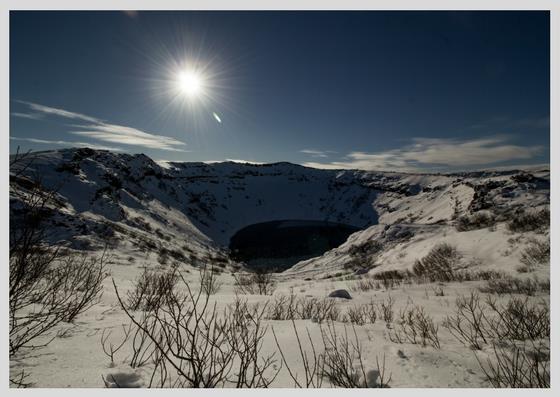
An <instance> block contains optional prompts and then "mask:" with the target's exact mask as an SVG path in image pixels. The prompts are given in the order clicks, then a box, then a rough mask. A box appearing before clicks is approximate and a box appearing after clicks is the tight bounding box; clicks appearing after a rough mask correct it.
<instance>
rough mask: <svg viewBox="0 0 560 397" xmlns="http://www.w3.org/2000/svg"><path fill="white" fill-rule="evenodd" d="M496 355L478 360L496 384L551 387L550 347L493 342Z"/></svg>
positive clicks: (513, 386) (494, 385)
mask: <svg viewBox="0 0 560 397" xmlns="http://www.w3.org/2000/svg"><path fill="white" fill-rule="evenodd" d="M492 349H493V359H487V360H486V363H483V362H482V361H481V360H480V359H479V357H478V356H476V358H477V361H478V364H479V366H480V368H481V369H482V371H483V372H484V374H485V376H486V378H487V379H488V381H489V382H490V383H491V384H492V386H493V387H505V388H549V387H550V351H549V349H548V348H546V347H544V346H540V345H535V344H533V345H532V349H526V348H525V347H518V346H515V345H513V346H507V347H502V346H498V345H497V344H495V343H494V344H493V345H492Z"/></svg>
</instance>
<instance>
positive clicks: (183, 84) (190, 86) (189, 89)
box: [177, 70, 202, 98]
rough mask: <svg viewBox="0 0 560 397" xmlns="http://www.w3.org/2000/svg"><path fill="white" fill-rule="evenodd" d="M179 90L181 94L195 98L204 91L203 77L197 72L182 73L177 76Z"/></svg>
mask: <svg viewBox="0 0 560 397" xmlns="http://www.w3.org/2000/svg"><path fill="white" fill-rule="evenodd" d="M177 88H178V89H179V91H181V93H183V94H185V95H186V96H188V97H190V98H193V97H196V96H198V95H199V94H200V92H201V91H202V76H201V75H200V74H198V73H196V72H195V71H192V70H187V71H182V72H180V73H179V74H178V76H177Z"/></svg>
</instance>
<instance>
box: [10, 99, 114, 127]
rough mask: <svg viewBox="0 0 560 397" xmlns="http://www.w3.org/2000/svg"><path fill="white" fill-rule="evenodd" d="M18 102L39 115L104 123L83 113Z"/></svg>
mask: <svg viewBox="0 0 560 397" xmlns="http://www.w3.org/2000/svg"><path fill="white" fill-rule="evenodd" d="M17 102H19V103H23V104H24V105H27V106H29V107H30V108H31V109H32V110H34V111H36V112H39V113H44V114H48V115H52V116H59V117H64V118H67V119H75V120H83V121H88V122H91V123H102V122H103V120H100V119H98V118H95V117H90V116H87V115H85V114H82V113H76V112H70V111H68V110H64V109H59V108H53V107H50V106H45V105H40V104H38V103H33V102H26V101H17Z"/></svg>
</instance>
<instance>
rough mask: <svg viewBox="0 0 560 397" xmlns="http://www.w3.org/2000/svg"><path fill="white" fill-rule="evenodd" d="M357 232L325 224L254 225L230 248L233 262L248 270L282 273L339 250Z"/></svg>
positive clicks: (242, 231)
mask: <svg viewBox="0 0 560 397" xmlns="http://www.w3.org/2000/svg"><path fill="white" fill-rule="evenodd" d="M358 230H360V229H359V228H357V227H355V226H350V225H346V224H341V223H334V222H325V221H306V220H283V221H272V222H264V223H256V224H253V225H249V226H247V227H244V228H243V229H241V230H239V231H238V232H237V233H235V234H234V235H233V237H232V238H231V240H230V244H229V248H230V249H231V252H232V257H233V258H234V259H236V260H238V261H243V262H245V263H247V264H248V265H249V266H251V267H255V268H258V267H270V268H274V269H276V270H285V269H287V268H289V267H291V266H293V265H295V264H296V263H297V262H299V261H302V260H305V259H309V258H313V257H316V256H320V255H322V254H323V253H325V252H326V251H329V250H331V249H333V248H336V247H338V246H339V245H341V244H342V243H344V242H345V241H346V239H347V238H348V236H349V235H350V234H352V233H354V232H356V231H358Z"/></svg>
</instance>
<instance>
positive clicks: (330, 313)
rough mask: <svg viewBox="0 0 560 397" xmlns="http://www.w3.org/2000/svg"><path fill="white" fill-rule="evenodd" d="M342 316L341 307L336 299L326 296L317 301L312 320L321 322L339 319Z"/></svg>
mask: <svg viewBox="0 0 560 397" xmlns="http://www.w3.org/2000/svg"><path fill="white" fill-rule="evenodd" d="M339 317H340V308H339V307H338V306H337V304H336V301H335V300H334V299H329V298H325V299H323V300H320V301H317V304H316V306H315V312H314V313H313V317H312V320H313V321H315V322H318V323H319V324H321V323H323V322H324V321H337V320H338V319H339Z"/></svg>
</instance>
